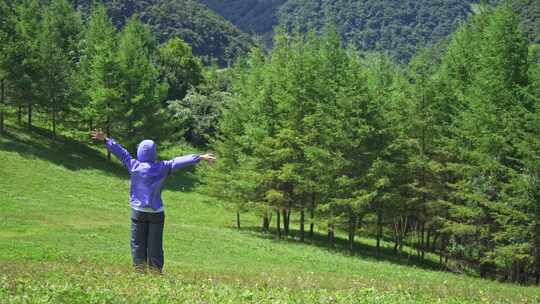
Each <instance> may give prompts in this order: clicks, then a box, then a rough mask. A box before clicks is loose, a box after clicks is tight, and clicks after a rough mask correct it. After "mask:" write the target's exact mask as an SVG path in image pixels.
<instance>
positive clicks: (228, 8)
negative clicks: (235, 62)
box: [199, 0, 286, 35]
mask: <svg viewBox="0 0 540 304" xmlns="http://www.w3.org/2000/svg"><path fill="white" fill-rule="evenodd" d="M199 2H201V3H203V4H205V5H207V6H208V7H209V8H211V9H213V10H214V11H216V12H218V13H219V14H220V15H222V16H223V17H225V18H226V19H227V20H229V21H231V22H232V23H233V24H234V25H236V26H237V27H238V28H239V29H241V30H242V31H244V32H247V33H257V34H262V35H266V34H268V33H271V32H272V29H273V27H274V26H275V25H276V24H277V23H278V18H277V17H278V9H279V7H281V5H283V4H284V3H285V2H286V0H250V1H246V0H225V1H223V0H199Z"/></svg>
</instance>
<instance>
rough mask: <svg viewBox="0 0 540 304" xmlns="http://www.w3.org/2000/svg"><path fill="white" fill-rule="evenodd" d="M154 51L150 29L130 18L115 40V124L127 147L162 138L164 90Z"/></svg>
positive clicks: (154, 42) (164, 85)
mask: <svg viewBox="0 0 540 304" xmlns="http://www.w3.org/2000/svg"><path fill="white" fill-rule="evenodd" d="M156 48H157V41H156V40H155V39H154V37H153V35H152V32H151V31H150V28H149V27H148V26H147V25H144V24H143V23H141V22H140V21H139V20H138V19H137V18H136V17H133V18H131V19H130V20H129V21H128V22H127V24H126V26H125V27H124V29H123V30H122V32H121V33H120V36H119V38H118V50H117V53H116V60H118V66H119V72H120V73H119V80H120V85H119V91H120V98H119V104H118V105H117V106H115V105H113V107H115V108H116V109H117V110H118V112H116V116H115V117H118V118H117V119H115V123H116V124H118V125H117V126H118V128H119V132H120V135H121V136H124V137H125V138H126V139H127V140H128V142H129V143H130V144H135V143H136V142H139V141H140V140H141V139H142V138H154V139H159V138H161V135H163V134H165V129H164V127H165V123H166V120H165V112H164V109H163V108H162V106H161V102H160V101H161V100H163V97H164V95H165V93H166V89H167V86H166V84H165V83H163V82H161V81H159V80H160V75H159V74H160V72H159V70H158V68H157V66H156V65H155V64H154V62H153V60H152V59H153V54H154V52H155V51H156Z"/></svg>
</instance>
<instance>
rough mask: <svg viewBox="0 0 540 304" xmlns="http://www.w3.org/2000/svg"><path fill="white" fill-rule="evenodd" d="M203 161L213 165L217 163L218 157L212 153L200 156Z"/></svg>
mask: <svg viewBox="0 0 540 304" xmlns="http://www.w3.org/2000/svg"><path fill="white" fill-rule="evenodd" d="M200 158H201V159H202V160H205V161H207V162H208V163H209V164H213V163H214V162H215V161H216V157H215V156H214V154H212V153H206V154H203V155H201V156H200Z"/></svg>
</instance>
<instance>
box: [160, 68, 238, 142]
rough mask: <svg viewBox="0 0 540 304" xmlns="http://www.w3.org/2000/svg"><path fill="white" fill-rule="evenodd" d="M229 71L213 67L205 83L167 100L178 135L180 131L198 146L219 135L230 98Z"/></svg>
mask: <svg viewBox="0 0 540 304" xmlns="http://www.w3.org/2000/svg"><path fill="white" fill-rule="evenodd" d="M226 73H227V72H226V71H223V70H221V71H220V70H216V69H215V68H214V67H211V68H209V69H208V71H207V72H206V76H205V80H204V82H203V83H201V84H199V85H198V86H196V87H195V86H192V87H190V88H189V90H188V91H187V94H185V96H184V97H183V98H182V99H176V100H169V101H168V107H167V111H168V112H169V114H170V115H171V116H172V120H173V123H174V126H175V128H176V130H177V131H176V132H175V134H177V133H181V134H182V135H183V136H184V137H185V139H186V140H188V141H189V142H191V143H194V144H197V145H205V144H207V143H208V142H209V140H210V139H211V138H212V137H214V136H215V135H216V134H215V133H216V130H217V125H218V123H219V120H220V119H221V115H222V111H223V107H224V106H225V104H226V102H227V100H228V98H229V97H230V93H229V92H228V90H229V88H228V86H227V83H228V81H229V80H228V79H227V78H228V77H227V76H226ZM193 75H197V74H193ZM198 76H199V77H201V76H202V75H200V74H198Z"/></svg>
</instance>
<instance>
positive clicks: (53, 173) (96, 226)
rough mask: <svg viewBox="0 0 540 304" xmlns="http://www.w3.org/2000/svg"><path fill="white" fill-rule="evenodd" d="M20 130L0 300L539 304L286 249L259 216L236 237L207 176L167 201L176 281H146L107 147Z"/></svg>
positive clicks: (510, 288) (291, 245) (1, 190)
mask: <svg viewBox="0 0 540 304" xmlns="http://www.w3.org/2000/svg"><path fill="white" fill-rule="evenodd" d="M9 130H10V132H9V134H8V135H7V136H5V137H0V302H24V301H25V299H29V300H30V302H40V301H45V302H46V301H49V302H65V303H73V302H111V303H118V302H125V301H129V302H135V301H137V302H141V303H148V302H150V300H152V301H154V302H160V301H161V302H170V301H174V302H200V303H208V302H209V303H239V302H257V303H313V302H321V303H335V302H339V303H341V302H342V303H434V302H437V301H439V302H445V303H446V302H448V303H465V302H473V303H491V302H496V301H498V302H501V303H538V301H540V289H538V288H535V287H520V286H517V285H511V284H501V283H497V282H493V281H487V280H481V279H476V278H472V277H467V276H463V275H454V274H450V273H445V272H439V271H433V270H426V269H421V268H417V267H411V266H407V265H400V264H399V263H396V262H393V261H385V260H381V261H379V260H376V259H375V258H373V257H372V256H370V255H364V254H362V252H361V251H360V253H359V254H358V255H356V256H352V257H351V256H349V255H348V254H347V253H346V251H333V250H328V249H326V248H324V247H322V246H315V245H309V244H302V243H299V242H298V241H294V240H289V241H276V240H275V238H274V236H273V235H267V234H262V233H259V232H258V230H256V229H250V228H254V227H258V226H259V225H260V219H259V218H258V217H257V216H255V215H253V214H243V215H242V226H243V227H246V229H244V230H241V231H237V230H236V229H235V228H234V227H235V224H236V223H235V220H236V218H235V214H234V213H233V212H232V211H229V210H227V209H225V208H224V207H223V206H221V204H219V202H216V201H215V200H212V199H210V198H208V197H206V196H205V195H204V194H202V193H200V192H198V189H197V187H196V185H197V178H196V172H194V173H185V172H183V173H180V174H179V175H178V176H177V177H176V178H175V179H173V180H171V181H170V182H169V183H168V187H167V190H165V191H164V193H163V198H164V201H165V204H166V220H165V244H164V247H165V274H164V275H163V276H156V275H140V274H135V273H133V271H132V269H131V267H130V263H131V258H130V251H129V213H130V209H129V205H128V189H129V182H128V175H127V173H126V172H124V170H123V168H122V167H121V166H120V165H118V164H117V163H111V162H107V161H106V158H105V156H104V151H103V149H102V148H101V147H88V146H87V145H85V144H78V143H75V142H71V141H68V140H60V141H59V142H58V143H53V142H51V141H50V140H49V139H47V138H46V137H45V136H43V134H40V133H41V132H32V133H27V132H25V131H22V130H19V129H17V128H14V127H13V126H12V125H10V126H9ZM186 149H188V148H175V149H173V150H169V151H164V154H165V155H167V157H170V155H169V154H173V153H183V152H184V151H185V150H186ZM185 152H191V151H185ZM372 242H373V240H370V239H366V238H361V239H360V243H361V244H358V245H359V246H361V245H362V244H363V245H365V246H367V245H369V244H370V243H372ZM388 245H390V244H388ZM25 297H26V298H25Z"/></svg>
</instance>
